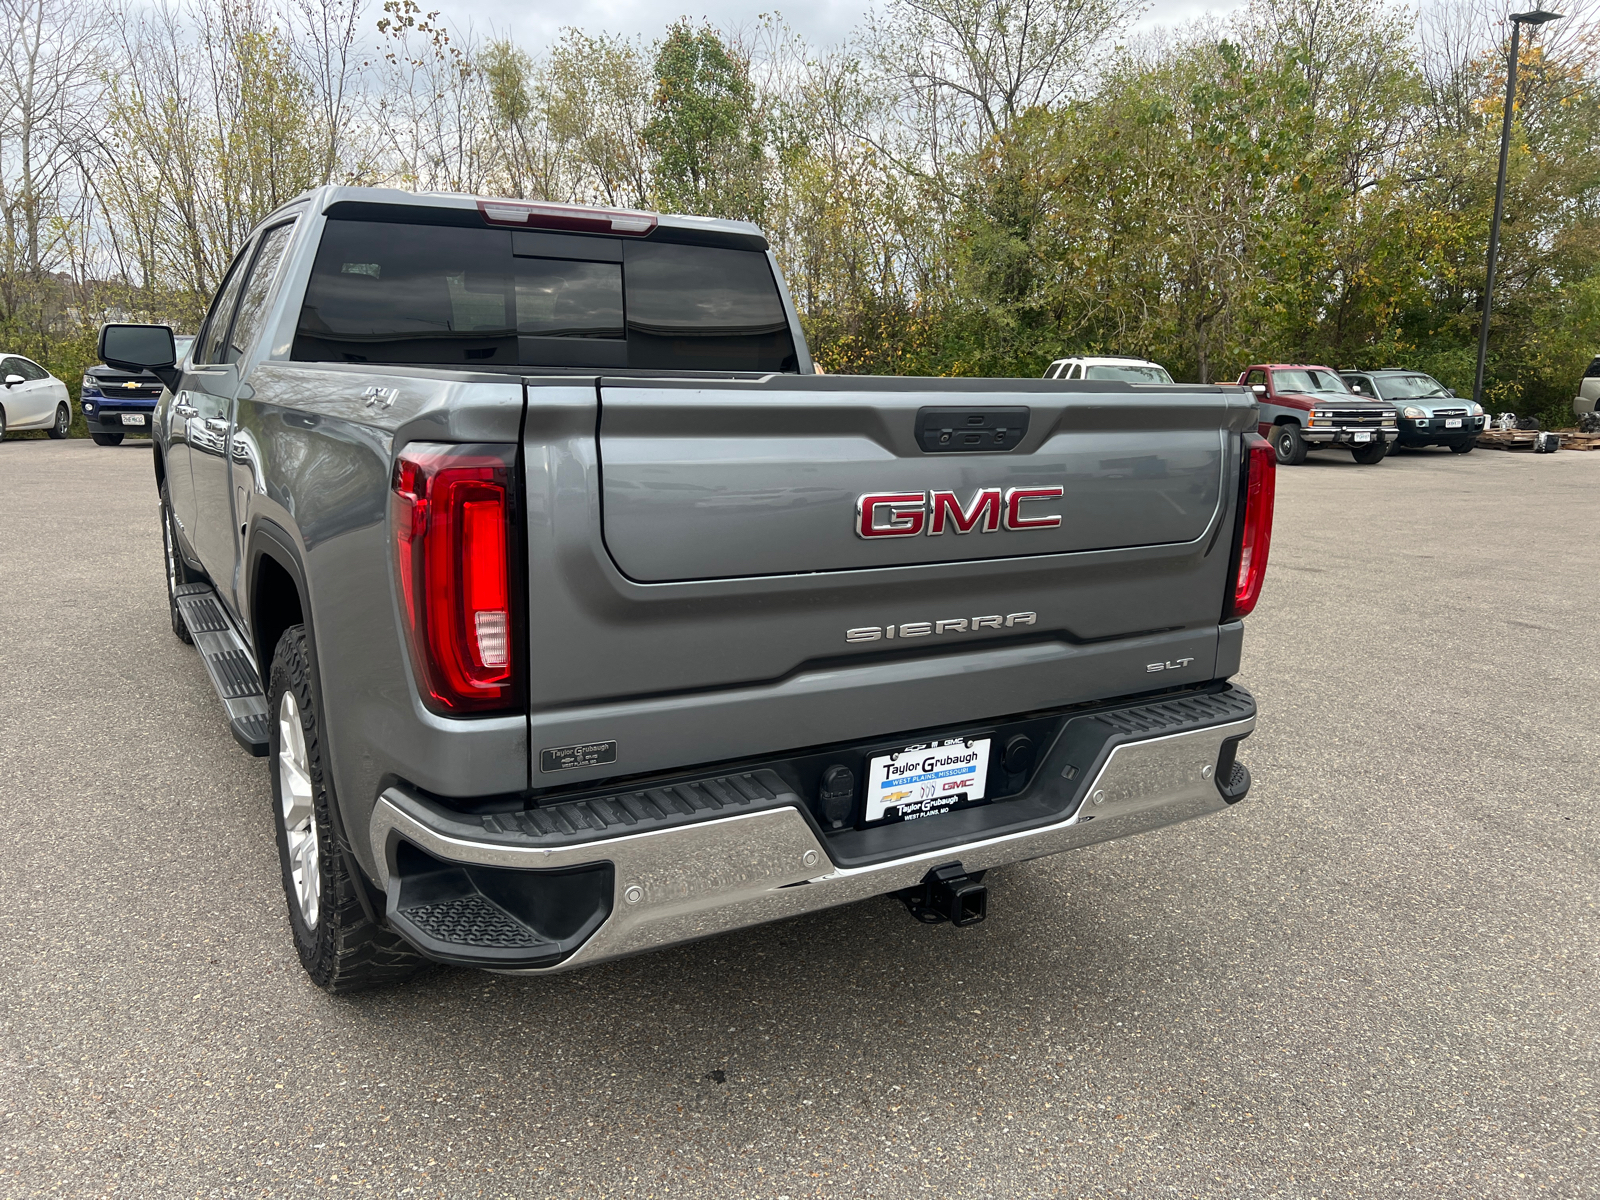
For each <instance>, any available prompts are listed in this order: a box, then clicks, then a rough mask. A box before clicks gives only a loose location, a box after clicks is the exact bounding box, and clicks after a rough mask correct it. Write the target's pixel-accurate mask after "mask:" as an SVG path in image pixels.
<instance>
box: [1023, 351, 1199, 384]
mask: <svg viewBox="0 0 1600 1200" xmlns="http://www.w3.org/2000/svg"><path fill="white" fill-rule="evenodd" d="M1044 377H1045V378H1046V379H1120V380H1121V381H1122V382H1124V383H1171V382H1172V376H1171V375H1168V374H1167V369H1166V368H1165V367H1163V366H1162V365H1161V364H1160V363H1153V362H1151V361H1150V360H1149V359H1148V358H1130V357H1129V356H1128V355H1126V354H1102V355H1100V356H1098V357H1096V356H1094V355H1088V354H1080V355H1079V356H1077V357H1076V358H1058V359H1056V360H1055V362H1053V363H1051V364H1050V369H1049V370H1047V371H1046V372H1045V373H1044Z"/></svg>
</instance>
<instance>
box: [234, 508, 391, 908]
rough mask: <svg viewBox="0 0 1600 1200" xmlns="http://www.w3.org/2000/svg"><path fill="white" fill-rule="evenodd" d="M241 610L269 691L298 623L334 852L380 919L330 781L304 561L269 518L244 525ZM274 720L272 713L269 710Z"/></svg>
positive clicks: (329, 742) (325, 717) (328, 747)
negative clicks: (275, 663) (280, 651)
mask: <svg viewBox="0 0 1600 1200" xmlns="http://www.w3.org/2000/svg"><path fill="white" fill-rule="evenodd" d="M244 565H245V606H244V607H245V612H246V613H248V614H249V622H250V645H251V649H253V650H254V651H255V655H256V663H257V665H258V666H259V668H260V672H261V682H262V684H263V686H264V687H265V688H266V689H267V690H268V692H269V693H270V690H271V686H272V681H271V679H270V674H271V671H272V657H273V654H274V652H275V651H276V650H277V648H278V639H279V638H281V637H282V636H283V632H284V630H286V629H288V628H290V627H291V626H294V625H303V626H305V630H306V650H307V651H308V653H309V656H310V659H311V694H312V696H313V697H314V698H315V700H316V705H317V719H318V720H319V721H320V722H321V725H322V733H323V738H324V745H323V753H324V754H325V755H326V756H327V757H326V758H325V759H324V762H323V766H324V773H323V786H324V787H325V788H326V789H327V790H328V795H329V799H330V801H331V802H330V803H329V805H328V814H329V817H330V818H331V820H332V822H333V826H334V836H335V838H336V839H337V842H338V847H337V848H338V852H339V853H340V854H341V855H342V856H343V857H344V859H345V862H346V865H347V867H348V868H349V870H350V871H351V872H352V876H351V877H352V878H353V879H356V880H358V881H360V883H361V886H360V887H358V888H357V889H356V892H357V896H358V899H359V900H360V902H361V907H362V909H363V911H365V912H366V914H367V916H368V918H369V919H371V920H373V921H376V922H378V923H379V924H383V923H384V922H383V920H382V918H381V917H380V916H379V911H380V906H378V905H375V904H374V899H373V896H372V884H371V882H370V880H369V879H368V878H367V873H366V871H365V869H364V868H363V867H362V866H361V862H360V860H359V858H357V856H356V854H355V852H354V851H353V850H352V849H351V847H350V838H349V836H348V835H347V834H346V832H345V820H344V811H343V809H342V807H341V802H340V798H339V793H338V790H337V789H336V788H335V787H334V786H333V770H332V756H333V749H332V738H331V737H330V736H329V725H330V723H329V720H328V709H327V705H326V703H325V702H324V700H323V692H322V672H321V668H320V665H319V662H318V655H317V630H316V622H315V619H314V618H313V617H312V613H311V593H310V589H309V588H308V586H307V584H306V570H305V564H304V562H303V561H302V559H301V557H300V550H299V547H298V546H297V545H296V544H295V540H294V538H293V536H291V535H290V533H289V532H288V531H287V530H285V529H284V528H282V527H281V526H279V525H277V524H276V523H274V522H272V521H267V520H261V521H258V522H256V524H255V525H254V526H253V527H252V528H251V530H250V536H249V538H248V540H247V541H246V543H245V559H244ZM272 717H273V719H274V720H276V719H277V718H276V714H272Z"/></svg>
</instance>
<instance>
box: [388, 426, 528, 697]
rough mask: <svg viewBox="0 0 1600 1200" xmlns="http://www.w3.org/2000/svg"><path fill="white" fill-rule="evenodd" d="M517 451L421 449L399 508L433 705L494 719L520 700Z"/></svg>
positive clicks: (405, 597) (407, 472)
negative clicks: (515, 586) (515, 631)
mask: <svg viewBox="0 0 1600 1200" xmlns="http://www.w3.org/2000/svg"><path fill="white" fill-rule="evenodd" d="M511 486H512V449H511V447H509V446H505V447H501V446H442V445H431V444H426V443H416V442H414V443H412V444H411V445H409V446H407V447H406V448H405V449H404V450H402V451H401V452H400V457H399V459H398V460H397V461H396V463H395V469H394V494H393V497H392V500H391V513H392V523H393V526H394V539H395V561H396V563H397V566H398V570H399V574H400V602H401V606H402V607H403V608H404V609H405V615H406V621H407V630H406V632H407V634H408V640H409V643H410V646H411V661H412V663H413V664H414V665H415V667H416V671H417V679H418V682H419V683H420V684H421V685H422V688H423V690H424V692H425V695H424V697H423V700H424V702H425V703H427V705H428V707H429V708H432V709H434V710H435V711H437V712H448V713H460V712H484V711H488V710H493V709H505V708H510V707H512V706H513V705H514V704H515V703H516V702H517V700H518V698H519V697H518V691H519V688H518V686H517V670H516V646H515V644H514V640H513V636H512V622H511V577H512V573H511V564H512V562H513V557H512V553H511V538H512V520H511Z"/></svg>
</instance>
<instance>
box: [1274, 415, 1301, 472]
mask: <svg viewBox="0 0 1600 1200" xmlns="http://www.w3.org/2000/svg"><path fill="white" fill-rule="evenodd" d="M1272 448H1273V449H1274V450H1276V451H1277V452H1278V461H1279V462H1280V463H1282V464H1284V465H1285V466H1289V467H1297V466H1299V465H1300V464H1301V463H1303V462H1305V460H1306V440H1305V438H1303V437H1301V436H1300V426H1298V425H1296V424H1294V423H1293V422H1290V423H1288V424H1285V425H1279V426H1278V427H1277V428H1276V429H1274V430H1273V431H1272Z"/></svg>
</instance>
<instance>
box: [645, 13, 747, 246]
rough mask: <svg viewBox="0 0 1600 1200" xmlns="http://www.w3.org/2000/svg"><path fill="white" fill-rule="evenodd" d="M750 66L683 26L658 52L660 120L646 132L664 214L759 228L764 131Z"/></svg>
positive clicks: (705, 33)
mask: <svg viewBox="0 0 1600 1200" xmlns="http://www.w3.org/2000/svg"><path fill="white" fill-rule="evenodd" d="M756 99H757V98H756V93H755V88H754V87H753V86H752V84H751V81H750V64H749V62H748V61H747V60H745V59H743V58H741V57H739V56H737V55H736V54H734V53H733V52H732V51H731V50H730V49H729V48H728V46H727V45H726V44H725V43H724V42H723V40H722V38H721V36H720V35H719V34H718V33H717V31H716V30H714V29H712V28H711V27H710V26H709V25H707V26H702V27H700V28H699V29H695V28H694V27H693V26H691V25H690V24H689V22H687V21H680V22H679V23H678V24H676V25H674V26H672V28H671V29H669V30H668V31H667V36H666V38H665V39H664V40H663V41H662V42H661V44H660V45H659V46H658V47H657V49H656V57H655V93H654V95H653V96H652V97H651V109H652V111H653V114H654V115H653V116H652V117H651V119H650V121H649V123H648V124H646V125H645V127H644V130H643V140H644V144H645V146H646V148H647V149H648V150H649V152H650V153H651V155H652V156H653V158H654V165H653V167H652V169H651V181H652V184H653V187H654V191H655V199H656V202H657V203H658V204H659V205H660V206H661V207H662V208H664V209H671V210H675V211H679V212H687V213H695V214H697V215H699V216H707V217H727V218H733V219H739V220H750V221H759V220H761V218H762V214H763V210H764V208H765V205H764V199H765V197H764V193H763V188H764V184H765V175H766V154H765V149H764V130H763V128H762V120H761V116H760V112H759V110H758V107H757V103H756Z"/></svg>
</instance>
